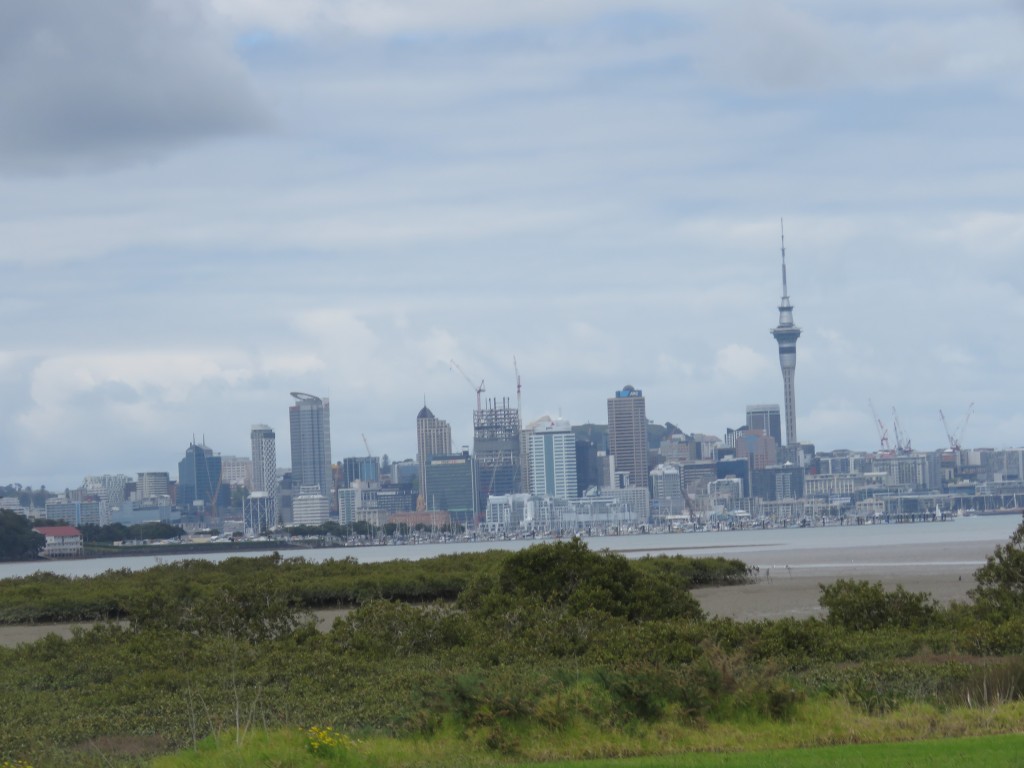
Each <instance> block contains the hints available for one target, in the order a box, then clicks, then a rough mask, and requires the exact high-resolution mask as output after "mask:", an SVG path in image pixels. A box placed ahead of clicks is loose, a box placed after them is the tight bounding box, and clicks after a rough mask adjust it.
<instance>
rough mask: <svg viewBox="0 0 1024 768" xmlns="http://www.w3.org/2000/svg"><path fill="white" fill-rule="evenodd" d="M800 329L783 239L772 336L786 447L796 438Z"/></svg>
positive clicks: (783, 238) (793, 443)
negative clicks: (776, 347)
mask: <svg viewBox="0 0 1024 768" xmlns="http://www.w3.org/2000/svg"><path fill="white" fill-rule="evenodd" d="M800 333H801V331H800V329H799V328H798V327H797V326H796V325H795V324H794V323H793V305H792V304H790V303H789V288H788V286H787V284H786V238H785V235H783V237H782V301H780V302H779V324H778V325H777V326H776V327H775V328H773V329H772V336H774V337H775V341H776V342H778V345H779V365H780V366H781V367H782V388H783V400H784V402H785V404H786V445H795V444H796V443H797V442H798V440H797V436H796V384H795V377H796V341H797V339H799V338H800Z"/></svg>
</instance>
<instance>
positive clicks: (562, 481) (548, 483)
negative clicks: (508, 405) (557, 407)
mask: <svg viewBox="0 0 1024 768" xmlns="http://www.w3.org/2000/svg"><path fill="white" fill-rule="evenodd" d="M526 433H527V435H528V437H529V459H530V471H529V476H530V493H532V494H533V495H535V496H554V497H555V498H558V499H575V498H576V497H577V496H578V493H577V482H576V435H575V433H573V431H572V427H571V426H569V422H568V421H566V420H565V419H552V418H551V417H550V416H544V417H543V418H540V419H538V420H537V421H535V422H533V423H532V424H530V425H529V426H528V427H527V428H526Z"/></svg>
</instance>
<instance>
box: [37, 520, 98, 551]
mask: <svg viewBox="0 0 1024 768" xmlns="http://www.w3.org/2000/svg"><path fill="white" fill-rule="evenodd" d="M32 530H33V531H35V532H36V533H41V534H42V535H43V536H45V537H46V546H45V547H43V551H42V552H40V553H39V554H40V555H41V556H42V557H51V558H63V557H81V556H82V555H83V554H85V543H84V542H83V541H82V532H81V531H80V530H78V529H77V528H72V527H71V526H70V525H42V526H39V527H38V528H33V529H32Z"/></svg>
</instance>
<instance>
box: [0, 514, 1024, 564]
mask: <svg viewBox="0 0 1024 768" xmlns="http://www.w3.org/2000/svg"><path fill="white" fill-rule="evenodd" d="M1020 522H1021V518H1020V516H1019V515H992V516H987V517H965V518H960V519H957V520H954V521H953V522H948V523H909V524H899V525H897V524H892V525H863V526H845V527H829V528H779V529H769V530H747V531H715V532H701V533H658V534H637V535H632V536H595V537H591V538H588V539H586V542H587V545H588V546H589V547H590V548H591V549H595V550H601V549H610V550H612V551H615V552H622V553H624V554H626V555H627V556H630V557H640V556H643V555H645V554H658V553H660V552H666V553H668V552H671V553H676V554H684V555H687V554H688V555H695V556H704V555H707V556H713V555H722V556H726V557H735V558H739V559H741V560H748V562H749V560H750V553H752V552H757V553H759V557H764V556H765V555H767V554H769V553H770V554H772V555H773V556H778V555H784V554H785V553H786V552H790V551H796V550H813V551H815V552H818V553H820V557H821V559H822V560H823V561H827V559H828V550H830V549H841V548H848V547H854V548H856V547H900V546H911V545H917V544H949V545H954V546H955V545H956V544H958V543H964V544H967V543H977V542H990V543H991V544H992V546H993V547H994V546H995V545H996V544H1002V543H1004V542H1006V540H1007V539H1009V537H1010V534H1011V533H1013V531H1014V530H1015V529H1016V528H1017V526H1018V525H1019V524H1020ZM533 543H535V541H533V540H529V539H526V540H511V541H481V542H452V543H445V544H405V545H400V546H373V547H338V548H330V549H304V550H287V551H283V552H282V553H281V555H282V556H283V557H304V558H306V559H307V560H310V561H313V562H320V561H322V560H332V559H335V560H336V559H342V558H346V557H351V558H353V559H355V560H358V561H359V562H363V563H378V562H383V561H387V560H420V559H422V558H425V557H435V556H437V555H446V554H455V553H459V552H483V551H485V550H488V549H504V550H516V549H521V548H523V547H527V546H529V545H530V544H533ZM266 554H269V553H268V552H252V553H220V554H209V555H165V556H151V555H143V556H132V557H107V558H97V559H89V560H63V561H45V560H44V561H38V562H31V563H0V578H10V577H15V576H27V575H29V574H32V573H36V572H38V571H49V572H50V573H57V574H63V575H68V576H94V575H96V574H99V573H103V572H104V571H108V570H115V569H121V568H128V569H130V570H142V569H145V568H151V567H153V566H154V565H158V564H160V563H170V562H175V561H177V560H186V559H197V558H201V559H204V560H210V561H213V562H219V561H221V560H225V559H227V558H229V557H258V556H260V555H266ZM891 557H896V558H898V552H896V553H894V554H893V555H892V556H891Z"/></svg>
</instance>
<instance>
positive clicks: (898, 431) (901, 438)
mask: <svg viewBox="0 0 1024 768" xmlns="http://www.w3.org/2000/svg"><path fill="white" fill-rule="evenodd" d="M892 429H893V432H894V433H895V435H896V450H898V451H899V452H900V453H910V452H911V451H912V450H913V449H912V448H911V447H910V438H909V437H907V433H906V432H905V431H904V430H903V427H902V426H901V425H900V417H899V414H897V413H896V406H895V405H894V406H893V407H892Z"/></svg>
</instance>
